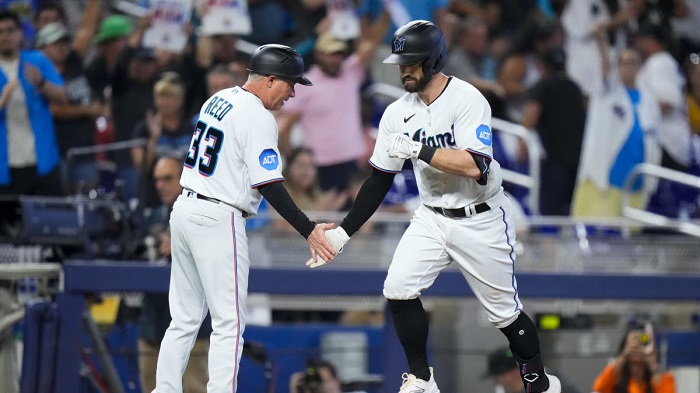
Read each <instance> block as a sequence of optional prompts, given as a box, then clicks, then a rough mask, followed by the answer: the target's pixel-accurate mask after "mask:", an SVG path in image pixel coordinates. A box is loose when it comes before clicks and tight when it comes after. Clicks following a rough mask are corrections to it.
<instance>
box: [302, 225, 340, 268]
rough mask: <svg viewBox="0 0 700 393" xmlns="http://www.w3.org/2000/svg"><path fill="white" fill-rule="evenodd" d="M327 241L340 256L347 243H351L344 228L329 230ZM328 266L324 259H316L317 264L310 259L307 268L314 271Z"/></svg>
mask: <svg viewBox="0 0 700 393" xmlns="http://www.w3.org/2000/svg"><path fill="white" fill-rule="evenodd" d="M326 240H328V243H330V245H331V247H333V249H334V250H335V253H336V254H340V253H341V252H343V246H344V245H345V243H347V242H348V241H350V236H348V234H347V233H346V232H345V229H343V227H340V226H339V227H336V228H333V229H329V230H327V231H326ZM325 264H326V261H324V260H323V258H318V257H317V258H316V262H314V260H313V258H309V260H308V261H306V266H308V267H310V268H312V269H314V268H317V267H320V266H323V265H325Z"/></svg>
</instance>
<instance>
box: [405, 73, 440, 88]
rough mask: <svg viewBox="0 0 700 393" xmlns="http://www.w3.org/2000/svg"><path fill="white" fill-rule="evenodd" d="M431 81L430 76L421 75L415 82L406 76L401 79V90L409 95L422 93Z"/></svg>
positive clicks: (431, 77)
mask: <svg viewBox="0 0 700 393" xmlns="http://www.w3.org/2000/svg"><path fill="white" fill-rule="evenodd" d="M431 79H433V76H432V75H425V74H424V75H423V76H421V77H420V78H418V80H415V79H414V78H413V77H410V76H407V77H404V78H402V79H401V84H403V89H404V90H406V91H407V92H409V93H418V92H420V91H423V89H425V87H426V86H428V83H430V80H431Z"/></svg>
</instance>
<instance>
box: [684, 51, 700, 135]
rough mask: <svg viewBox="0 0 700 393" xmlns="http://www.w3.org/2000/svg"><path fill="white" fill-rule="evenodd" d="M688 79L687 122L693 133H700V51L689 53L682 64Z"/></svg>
mask: <svg viewBox="0 0 700 393" xmlns="http://www.w3.org/2000/svg"><path fill="white" fill-rule="evenodd" d="M684 66H685V67H684V68H685V77H686V78H687V80H688V85H687V87H686V100H687V102H688V122H689V124H690V129H691V131H692V132H693V134H695V135H700V53H693V54H691V55H689V56H688V57H687V58H686V60H685V64H684Z"/></svg>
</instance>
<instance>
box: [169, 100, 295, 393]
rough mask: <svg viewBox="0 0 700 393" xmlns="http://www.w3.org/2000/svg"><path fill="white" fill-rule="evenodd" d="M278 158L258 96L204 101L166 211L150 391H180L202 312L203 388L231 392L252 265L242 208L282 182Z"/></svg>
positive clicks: (272, 126)
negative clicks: (163, 282) (166, 287)
mask: <svg viewBox="0 0 700 393" xmlns="http://www.w3.org/2000/svg"><path fill="white" fill-rule="evenodd" d="M279 157H280V154H279V151H278V149H277V124H276V122H275V119H274V118H273V117H272V114H271V113H270V112H269V111H268V110H267V109H265V107H264V106H263V103H262V101H260V99H259V98H258V97H257V96H255V95H253V94H251V93H249V92H247V91H245V90H244V89H242V88H240V87H234V88H231V89H225V90H222V91H220V92H218V93H216V94H214V96H212V97H211V98H209V99H208V100H207V101H206V102H205V103H204V105H203V106H202V109H201V111H200V113H199V120H198V122H197V126H196V128H195V131H194V134H193V136H192V143H191V145H190V149H189V152H188V154H187V157H186V158H185V163H184V166H185V167H184V170H183V172H182V177H181V178H180V184H181V185H182V186H183V187H184V188H185V191H184V192H183V194H182V195H180V197H178V199H177V201H176V202H175V206H174V207H173V212H172V214H171V216H170V230H171V236H172V258H173V261H172V265H171V274H170V291H169V304H170V315H171V316H172V322H171V323H170V326H169V327H168V330H167V331H166V332H165V337H163V342H162V343H161V347H160V353H159V356H158V367H157V371H156V390H155V392H157V393H177V392H182V374H183V372H184V370H185V366H186V365H187V359H188V357H189V354H190V351H191V350H192V344H193V343H194V341H195V339H196V336H197V332H198V330H199V326H200V324H201V323H202V320H203V319H204V317H205V316H206V314H207V310H208V311H209V312H210V313H211V318H212V328H213V330H214V332H213V333H212V335H211V338H210V348H209V355H208V356H209V358H208V361H209V369H208V371H209V382H208V384H207V392H211V393H224V392H226V393H230V392H236V385H237V376H238V371H239V367H238V366H239V360H240V358H241V355H242V353H243V341H244V340H243V332H244V331H245V326H246V301H247V296H248V269H249V267H250V258H249V254H248V236H247V233H246V228H245V226H246V224H245V218H244V213H248V214H251V215H252V214H255V213H256V212H257V210H258V207H259V206H260V200H261V198H262V197H261V195H260V193H259V192H258V191H257V190H256V188H257V187H258V186H260V185H263V184H266V183H270V182H275V181H281V180H283V178H282V163H281V162H280V160H279ZM188 190H189V191H188ZM195 193H196V194H195ZM198 194H201V195H202V196H205V197H208V198H215V199H218V200H219V201H221V202H212V201H210V200H206V199H201V198H198ZM222 202H223V203H222Z"/></svg>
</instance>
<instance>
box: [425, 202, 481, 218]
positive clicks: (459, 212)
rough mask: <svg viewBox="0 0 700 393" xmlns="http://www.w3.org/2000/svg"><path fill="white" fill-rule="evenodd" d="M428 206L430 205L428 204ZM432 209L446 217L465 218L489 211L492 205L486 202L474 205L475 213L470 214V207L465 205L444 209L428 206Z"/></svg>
mask: <svg viewBox="0 0 700 393" xmlns="http://www.w3.org/2000/svg"><path fill="white" fill-rule="evenodd" d="M426 206H428V205H426ZM428 207H429V208H430V209H431V210H432V211H434V212H436V213H439V214H442V215H443V216H445V217H448V218H465V217H471V216H473V215H474V214H479V213H483V212H487V211H489V210H491V206H489V205H488V204H487V203H486V202H481V203H479V204H477V205H474V206H473V207H472V209H473V213H471V214H468V213H467V212H468V211H469V208H468V207H463V208H460V209H443V208H441V207H434V206H428Z"/></svg>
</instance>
